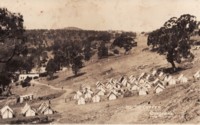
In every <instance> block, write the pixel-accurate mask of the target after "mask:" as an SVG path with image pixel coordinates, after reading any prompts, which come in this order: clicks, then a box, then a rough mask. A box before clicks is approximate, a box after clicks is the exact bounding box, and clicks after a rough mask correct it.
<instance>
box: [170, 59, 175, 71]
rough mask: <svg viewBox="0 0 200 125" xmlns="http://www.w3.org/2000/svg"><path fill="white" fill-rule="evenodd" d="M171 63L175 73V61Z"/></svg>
mask: <svg viewBox="0 0 200 125" xmlns="http://www.w3.org/2000/svg"><path fill="white" fill-rule="evenodd" d="M170 63H171V64H172V69H173V71H174V72H175V71H176V65H175V63H174V61H171V62H170Z"/></svg>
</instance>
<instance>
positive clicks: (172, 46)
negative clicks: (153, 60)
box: [147, 14, 197, 70]
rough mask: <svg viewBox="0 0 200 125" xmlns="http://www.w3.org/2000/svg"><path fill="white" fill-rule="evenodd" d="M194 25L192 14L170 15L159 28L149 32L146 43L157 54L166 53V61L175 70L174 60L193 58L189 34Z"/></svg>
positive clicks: (194, 20) (194, 18) (178, 61)
mask: <svg viewBox="0 0 200 125" xmlns="http://www.w3.org/2000/svg"><path fill="white" fill-rule="evenodd" d="M196 25H197V21H196V17H195V16H193V15H190V14H184V15H181V16H180V17H179V18H177V17H172V18H170V19H169V20H168V21H166V22H165V23H164V25H163V26H162V27H161V28H159V29H157V30H155V31H153V32H151V33H150V34H149V36H148V40H147V45H148V46H152V47H153V49H154V50H156V51H157V52H158V53H159V54H164V55H166V56H167V61H168V62H169V63H171V64H172V67H173V69H174V70H176V66H175V63H174V62H177V63H181V59H184V58H185V59H193V58H194V55H193V54H192V53H191V51H190V48H191V47H190V46H191V42H190V36H191V34H192V33H193V31H194V29H195V27H196Z"/></svg>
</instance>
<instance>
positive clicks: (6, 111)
mask: <svg viewBox="0 0 200 125" xmlns="http://www.w3.org/2000/svg"><path fill="white" fill-rule="evenodd" d="M13 113H14V112H13V110H12V109H11V108H10V107H9V106H8V105H6V106H4V107H3V108H2V109H1V117H2V119H7V118H13Z"/></svg>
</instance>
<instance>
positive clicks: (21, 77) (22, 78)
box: [19, 73, 39, 81]
mask: <svg viewBox="0 0 200 125" xmlns="http://www.w3.org/2000/svg"><path fill="white" fill-rule="evenodd" d="M28 77H29V78H31V79H34V78H39V74H38V73H30V74H20V75H19V81H23V80H25V79H26V78H28Z"/></svg>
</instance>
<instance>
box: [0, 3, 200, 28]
mask: <svg viewBox="0 0 200 125" xmlns="http://www.w3.org/2000/svg"><path fill="white" fill-rule="evenodd" d="M0 7H6V8H8V10H10V11H11V12H19V13H21V14H22V15H23V16H24V21H25V22H24V25H25V27H26V29H52V28H53V29H58V28H64V27H79V28H82V29H88V30H125V31H151V30H154V29H157V28H159V27H161V26H162V25H163V24H164V22H165V21H167V20H168V19H169V18H171V17H173V16H176V17H179V16H180V15H181V14H188V13H189V14H192V15H195V16H196V17H197V19H200V0H0Z"/></svg>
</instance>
